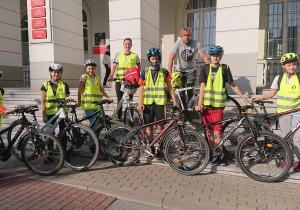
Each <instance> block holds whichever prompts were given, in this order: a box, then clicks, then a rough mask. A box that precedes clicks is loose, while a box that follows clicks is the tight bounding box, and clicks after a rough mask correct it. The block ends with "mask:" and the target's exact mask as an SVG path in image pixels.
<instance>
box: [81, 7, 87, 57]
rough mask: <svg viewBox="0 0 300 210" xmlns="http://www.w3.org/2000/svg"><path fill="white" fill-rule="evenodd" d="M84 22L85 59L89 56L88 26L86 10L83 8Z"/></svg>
mask: <svg viewBox="0 0 300 210" xmlns="http://www.w3.org/2000/svg"><path fill="white" fill-rule="evenodd" d="M82 22H83V50H84V60H87V59H88V58H89V55H88V50H89V49H88V26H87V16H86V12H85V11H84V10H82Z"/></svg>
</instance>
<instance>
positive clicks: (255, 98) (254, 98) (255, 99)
mask: <svg viewBox="0 0 300 210" xmlns="http://www.w3.org/2000/svg"><path fill="white" fill-rule="evenodd" d="M250 100H251V101H260V100H259V98H258V97H252V98H251V99H250Z"/></svg>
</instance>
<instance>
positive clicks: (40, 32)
mask: <svg viewBox="0 0 300 210" xmlns="http://www.w3.org/2000/svg"><path fill="white" fill-rule="evenodd" d="M46 38H47V30H46V29H36V30H32V39H46Z"/></svg>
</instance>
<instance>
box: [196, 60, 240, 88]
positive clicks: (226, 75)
mask: <svg viewBox="0 0 300 210" xmlns="http://www.w3.org/2000/svg"><path fill="white" fill-rule="evenodd" d="M218 69H219V67H218V68H213V67H212V68H211V71H212V80H213V81H212V82H214V79H215V76H216V74H217V72H218ZM208 73H209V64H205V65H204V66H202V68H201V70H200V76H199V82H200V84H201V83H203V82H204V83H205V84H206V83H207V78H208ZM222 76H223V87H225V84H226V82H227V83H228V84H230V83H232V82H234V81H233V78H232V74H231V71H230V68H229V66H227V65H226V64H222Z"/></svg>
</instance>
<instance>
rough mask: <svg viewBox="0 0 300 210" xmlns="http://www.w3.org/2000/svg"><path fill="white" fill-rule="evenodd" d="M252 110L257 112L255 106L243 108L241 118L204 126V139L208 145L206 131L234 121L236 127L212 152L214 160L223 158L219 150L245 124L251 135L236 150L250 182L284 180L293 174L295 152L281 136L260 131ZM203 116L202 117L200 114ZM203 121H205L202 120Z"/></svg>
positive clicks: (238, 160) (240, 164)
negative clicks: (291, 167)
mask: <svg viewBox="0 0 300 210" xmlns="http://www.w3.org/2000/svg"><path fill="white" fill-rule="evenodd" d="M249 109H254V106H253V104H251V105H245V106H243V107H241V110H242V112H241V113H242V115H238V116H236V117H234V118H230V119H224V120H221V121H217V122H213V123H208V124H203V123H202V130H203V135H204V137H205V139H206V141H207V142H208V137H207V134H206V132H205V131H204V128H205V127H207V126H210V125H215V124H219V123H224V122H229V121H235V122H237V123H236V124H235V126H234V127H233V128H232V129H231V130H230V131H229V132H228V133H227V134H226V135H224V137H223V139H222V140H221V141H220V142H219V143H218V144H217V145H216V147H215V148H214V149H213V150H212V154H211V159H212V161H214V160H215V159H216V158H218V157H221V156H222V154H221V153H219V152H218V150H219V148H220V147H221V146H223V145H224V143H225V142H226V141H227V140H228V139H229V137H230V136H231V135H232V134H233V133H234V132H236V131H237V129H238V128H239V127H240V126H242V125H243V123H244V122H246V124H247V125H249V126H248V127H249V128H250V130H251V132H250V133H249V134H247V135H245V136H244V137H243V138H242V139H241V140H240V141H239V143H238V145H237V148H236V162H237V164H238V166H239V167H240V168H241V170H242V171H243V172H244V173H245V174H246V175H247V176H249V177H250V178H252V179H255V180H257V181H261V182H274V181H278V180H280V179H282V178H283V177H284V176H286V175H287V173H288V172H289V170H290V166H291V164H292V163H293V157H292V151H291V149H290V147H289V145H288V144H287V143H286V141H284V140H283V139H282V138H281V137H280V136H278V135H276V134H274V133H272V132H270V131H261V128H260V124H259V123H258V122H257V121H256V120H255V119H254V122H253V123H251V122H250V120H249V118H248V114H249ZM200 115H201V113H200ZM200 119H202V118H201V117H200Z"/></svg>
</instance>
